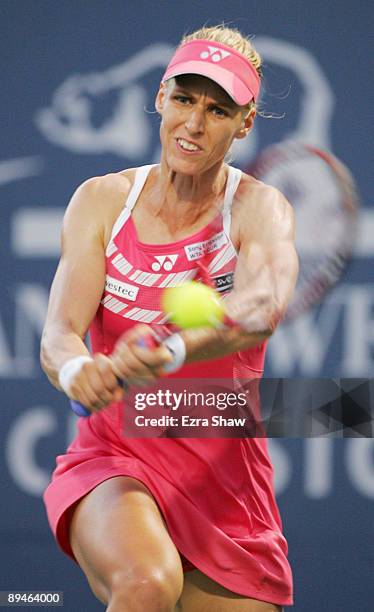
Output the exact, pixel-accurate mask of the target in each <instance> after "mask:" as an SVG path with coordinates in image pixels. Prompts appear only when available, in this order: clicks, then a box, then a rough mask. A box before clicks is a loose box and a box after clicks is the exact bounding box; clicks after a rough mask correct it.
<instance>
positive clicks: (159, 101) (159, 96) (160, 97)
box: [155, 83, 166, 114]
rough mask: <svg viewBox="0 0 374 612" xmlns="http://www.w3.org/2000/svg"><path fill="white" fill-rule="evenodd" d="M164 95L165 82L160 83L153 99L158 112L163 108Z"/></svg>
mask: <svg viewBox="0 0 374 612" xmlns="http://www.w3.org/2000/svg"><path fill="white" fill-rule="evenodd" d="M165 96H166V85H165V83H160V88H159V90H158V92H157V96H156V100H155V108H156V111H157V112H158V113H160V114H161V113H162V111H163V109H164V101H165Z"/></svg>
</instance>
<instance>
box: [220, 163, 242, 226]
mask: <svg viewBox="0 0 374 612" xmlns="http://www.w3.org/2000/svg"><path fill="white" fill-rule="evenodd" d="M241 178H242V171H241V170H239V168H233V167H232V166H229V175H228V177H227V185H226V191H225V199H224V201H223V208H222V217H223V229H224V230H225V234H226V236H227V237H228V238H230V228H231V206H232V201H233V199H234V195H235V192H236V190H237V188H238V185H239V183H240V179H241Z"/></svg>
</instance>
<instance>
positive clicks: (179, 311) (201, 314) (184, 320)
mask: <svg viewBox="0 0 374 612" xmlns="http://www.w3.org/2000/svg"><path fill="white" fill-rule="evenodd" d="M162 308H163V310H164V312H165V313H166V314H168V315H169V317H170V318H169V320H170V321H171V323H174V324H175V325H178V327H181V328H182V329H188V328H190V327H217V326H218V325H219V324H220V323H221V322H222V321H223V318H224V316H225V310H224V307H223V305H222V302H221V301H220V299H219V297H218V294H217V293H216V292H215V291H214V289H211V287H208V286H207V285H203V284H202V283H198V282H196V281H188V282H187V283H184V284H183V285H179V287H172V288H170V289H165V291H164V293H163V296H162Z"/></svg>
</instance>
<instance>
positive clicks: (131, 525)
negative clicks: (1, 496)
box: [70, 476, 183, 604]
mask: <svg viewBox="0 0 374 612" xmlns="http://www.w3.org/2000/svg"><path fill="white" fill-rule="evenodd" d="M70 542H71V547H72V549H73V552H74V555H75V557H76V559H77V561H78V563H79V565H80V566H81V568H82V569H83V571H84V573H85V574H86V577H87V579H88V582H89V584H90V586H91V588H92V590H93V592H94V594H95V595H96V597H98V599H100V600H101V601H102V602H103V603H105V604H107V602H108V599H109V598H110V594H111V582H112V580H113V578H115V577H117V580H118V579H119V580H124V579H127V578H129V579H134V576H135V575H136V574H137V573H138V574H139V575H142V576H144V575H146V574H147V571H152V570H153V569H154V570H155V571H157V572H159V573H160V574H161V573H162V575H163V576H166V578H167V580H170V581H173V582H174V583H175V588H176V590H178V589H180V590H181V589H182V584H183V570H182V565H181V559H180V556H179V553H178V550H177V549H176V547H175V545H174V543H173V541H172V540H171V538H170V535H169V533H168V531H167V528H166V524H165V522H164V520H163V517H162V515H161V513H160V510H159V508H158V506H157V504H156V502H155V500H154V498H153V497H152V495H151V493H150V492H149V490H148V489H147V487H145V486H144V485H143V484H142V483H141V482H140V481H138V480H136V479H134V478H130V477H122V476H121V477H115V478H111V479H109V480H106V481H105V482H103V483H101V484H100V485H98V486H97V487H96V488H95V489H94V490H93V491H91V492H90V493H88V494H87V495H86V496H85V497H84V498H83V499H82V500H81V501H80V502H79V503H78V505H77V506H76V508H75V509H74V512H73V515H72V518H71V523H70ZM180 590H179V592H180Z"/></svg>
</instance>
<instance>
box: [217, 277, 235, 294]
mask: <svg viewBox="0 0 374 612" xmlns="http://www.w3.org/2000/svg"><path fill="white" fill-rule="evenodd" d="M212 280H213V282H214V284H215V286H216V289H217V291H218V292H219V293H223V292H224V291H231V289H232V288H233V286H234V272H227V273H226V274H220V275H219V276H213V278H212Z"/></svg>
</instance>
